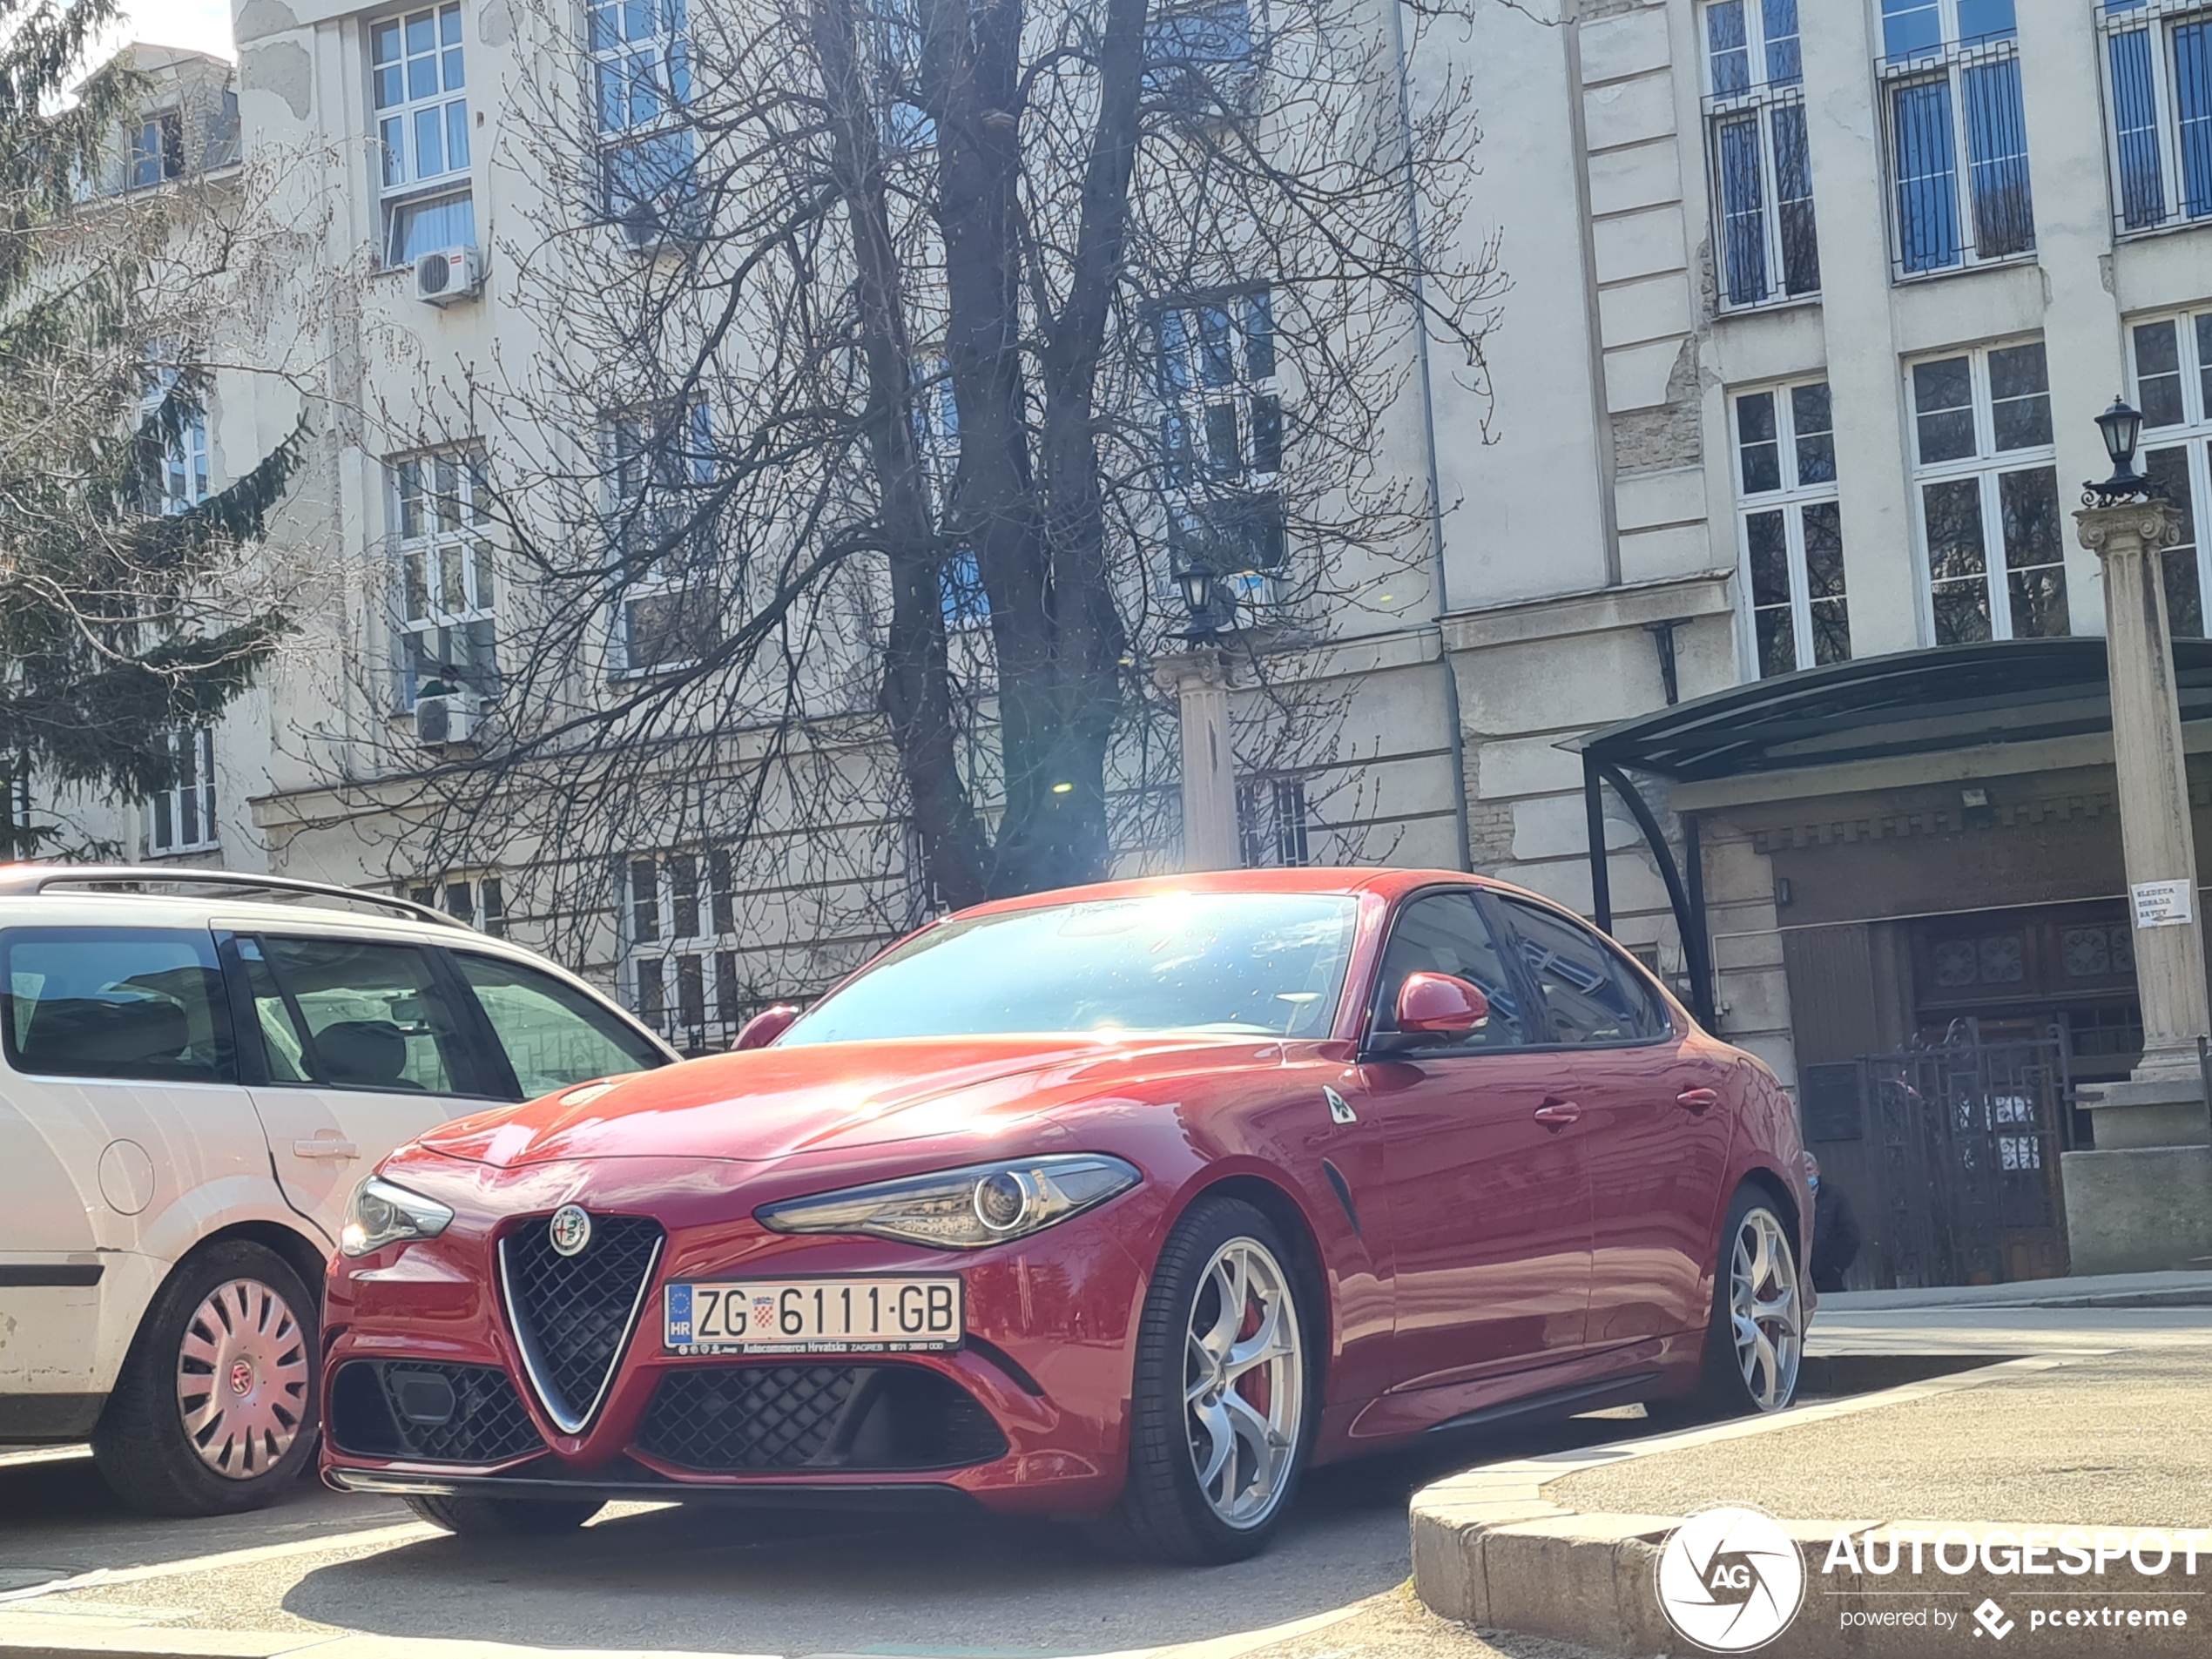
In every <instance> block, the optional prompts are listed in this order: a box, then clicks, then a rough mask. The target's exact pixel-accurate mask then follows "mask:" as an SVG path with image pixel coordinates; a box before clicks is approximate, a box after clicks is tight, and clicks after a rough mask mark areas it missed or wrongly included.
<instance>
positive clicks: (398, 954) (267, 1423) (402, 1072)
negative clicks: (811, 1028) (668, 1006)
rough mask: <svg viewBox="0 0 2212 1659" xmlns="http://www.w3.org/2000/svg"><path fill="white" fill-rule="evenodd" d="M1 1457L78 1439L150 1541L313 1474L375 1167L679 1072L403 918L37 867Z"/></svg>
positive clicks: (621, 1028)
mask: <svg viewBox="0 0 2212 1659" xmlns="http://www.w3.org/2000/svg"><path fill="white" fill-rule="evenodd" d="M158 889H167V891H158ZM179 889H182V890H183V891H184V892H185V894H189V895H190V896H179V893H178V890H179ZM271 895H288V896H286V897H282V898H279V897H273V896H271ZM346 905H350V906H352V907H353V908H352V909H351V910H348V909H347V908H344V907H343V906H346ZM364 906H366V907H369V908H370V909H371V910H372V911H381V912H383V913H384V914H381V915H377V914H363V913H362V908H361V907H364ZM0 1051H3V1052H4V1058H5V1061H6V1069H5V1071H4V1072H0V1443H4V1442H13V1443H16V1444H37V1443H44V1442H61V1441H71V1440H84V1439H85V1438H87V1437H88V1436H89V1437H90V1439H91V1442H92V1449H93V1453H94V1455H95V1457H96V1458H97V1460H98V1465H99V1468H100V1471H101V1473H102V1474H103V1475H105V1477H106V1479H107V1480H108V1482H109V1484H110V1485H111V1486H112V1487H114V1488H115V1490H116V1492H117V1493H118V1494H119V1495H120V1496H121V1497H122V1498H123V1499H124V1500H125V1501H126V1502H128V1503H129V1504H131V1505H132V1507H136V1508H139V1509H143V1510H145V1511H148V1512H150V1513H154V1514H210V1513H214V1512H219V1511H225V1510H235V1509H244V1508H248V1507H252V1506H253V1505H255V1504H257V1503H261V1502H265V1501H267V1500H268V1499H269V1498H270V1497H272V1496H273V1495H274V1493H275V1490H276V1488H277V1487H279V1486H280V1483H282V1482H284V1481H286V1480H289V1479H291V1478H292V1477H293V1475H295V1474H298V1472H299V1470H300V1467H301V1465H302V1464H303V1463H305V1462H306V1461H307V1459H308V1458H309V1457H310V1456H311V1455H312V1454H313V1451H314V1440H315V1428H316V1407H315V1402H316V1399H317V1397H318V1394H319V1392H320V1390H319V1384H320V1374H319V1373H320V1365H321V1353H320V1337H319V1330H318V1324H319V1312H320V1305H321V1287H322V1273H323V1264H324V1262H325V1261H327V1259H328V1258H329V1257H330V1254H331V1252H332V1251H333V1250H334V1248H335V1247H336V1244H337V1238H338V1233H339V1230H340V1227H341V1225H342V1224H343V1221H344V1215H345V1211H346V1207H347V1200H348V1198H349V1197H350V1196H351V1194H352V1191H353V1189H354V1185H355V1184H356V1183H357V1182H358V1180H359V1179H360V1178H361V1176H362V1175H364V1174H365V1173H367V1172H368V1170H372V1169H374V1167H375V1166H376V1164H377V1163H379V1162H380V1161H381V1159H382V1158H383V1157H384V1156H385V1155H386V1154H387V1153H388V1152H390V1151H391V1150H394V1149H395V1147H398V1146H400V1145H401V1144H402V1143H405V1142H408V1141H410V1140H412V1139H414V1138H415V1136H417V1135H420V1134H421V1132H422V1131H423V1130H427V1129H428V1128H430V1127H431V1126H432V1125H434V1124H436V1123H442V1122H444V1121H445V1120H446V1119H448V1118H450V1117H457V1116H461V1115H462V1114H463V1113H466V1112H469V1111H473V1110H475V1109H479V1108H480V1107H482V1106H483V1105H484V1104H486V1103H492V1102H499V1101H516V1100H525V1099H529V1098H531V1097H533V1096H538V1095H542V1094H547V1093H550V1092H551V1091H552V1090H554V1089H562V1088H566V1087H568V1086H570V1085H571V1084H574V1083H577V1082H585V1081H587V1080H590V1079H592V1078H596V1077H603V1076H609V1075H610V1074H613V1073H618V1072H629V1071H637V1070H642V1069H645V1068H648V1067H652V1066H659V1065H664V1064H666V1063H667V1062H670V1061H671V1060H673V1059H674V1058H675V1057H676V1056H675V1055H674V1054H673V1053H672V1052H671V1050H670V1049H668V1048H667V1047H666V1046H665V1045H664V1044H663V1043H662V1042H660V1040H659V1039H658V1038H657V1037H655V1036H654V1035H652V1034H651V1032H649V1031H648V1030H646V1028H644V1027H643V1026H642V1025H640V1024H638V1023H637V1022H636V1021H635V1020H633V1019H631V1017H630V1016H629V1015H627V1014H624V1012H623V1011H622V1010H621V1009H620V1008H617V1007H616V1006H615V1005H614V1004H613V1003H611V1002H610V1001H608V1000H607V999H606V998H605V997H604V996H603V995H600V994H599V993H598V992H597V991H596V990H594V989H592V988H590V986H588V985H586V984H585V983H584V982H583V981H581V980H579V979H577V978H576V977H574V976H573V975H571V974H566V973H563V972H562V971H561V970H560V969H558V968H554V967H552V966H551V965H550V964H549V963H547V962H546V961H543V959H541V958H539V957H537V956H535V955H532V954H530V953H529V952H528V951H525V950H523V949H521V948H518V947H516V946H513V945H509V944H507V943H505V942H504V941H500V940H496V939H489V938H486V937H484V936H483V935H482V934H478V933H477V932H475V930H474V929H473V928H470V927H467V926H465V925H464V924H462V923H461V922H459V921H454V920H453V919H452V918H450V917H447V916H443V915H441V914H439V913H438V912H436V911H435V910H431V909H428V908H427V907H422V906H420V905H415V904H411V903H409V902H408V901H407V900H401V899H393V898H386V897H384V896H382V895H380V894H371V893H359V892H355V891H354V890H352V889H350V888H346V887H324V886H321V885H320V884H318V883H314V882H306V881H296V880H289V879H286V878H279V877H265V876H247V875H235V874H232V873H226V872H220V871H175V870H162V869H138V868H128V867H97V866H57V865H17V866H6V867H0Z"/></svg>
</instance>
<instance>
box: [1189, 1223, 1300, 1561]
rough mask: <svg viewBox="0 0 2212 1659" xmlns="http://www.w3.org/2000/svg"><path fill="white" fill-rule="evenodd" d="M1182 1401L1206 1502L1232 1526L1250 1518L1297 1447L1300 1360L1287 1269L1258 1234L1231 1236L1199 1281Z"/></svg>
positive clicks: (1273, 1491) (1275, 1495) (1270, 1498)
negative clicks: (1260, 1240)
mask: <svg viewBox="0 0 2212 1659" xmlns="http://www.w3.org/2000/svg"><path fill="white" fill-rule="evenodd" d="M1183 1406H1184V1430H1185V1433H1186V1434H1187V1435H1188V1438H1189V1440H1190V1464H1191V1467H1192V1468H1193V1469H1195V1470H1196V1471H1197V1476H1198V1490H1199V1491H1200V1492H1201V1493H1203V1494H1204V1496H1205V1500H1206V1502H1207V1504H1208V1505H1209V1506H1210V1507H1211V1508H1212V1510H1213V1512H1214V1514H1217V1515H1218V1516H1220V1517H1221V1519H1222V1520H1223V1521H1226V1522H1227V1523H1228V1524H1229V1525H1230V1526H1231V1527H1238V1528H1249V1527H1257V1526H1258V1525H1259V1524H1260V1523H1261V1522H1262V1521H1265V1520H1266V1519H1267V1517H1268V1516H1269V1515H1271V1514H1273V1513H1274V1511H1275V1507H1276V1505H1277V1504H1278V1503H1279V1502H1280V1501H1281V1500H1282V1495H1283V1487H1284V1480H1285V1477H1286V1476H1287V1475H1288V1474H1289V1473H1290V1468H1291V1459H1292V1458H1293V1457H1294V1456H1296V1455H1297V1453H1298V1433H1299V1430H1300V1429H1301V1428H1302V1426H1304V1413H1305V1353H1304V1346H1303V1342H1302V1339H1301V1336H1300V1333H1299V1331H1298V1305H1297V1304H1296V1302H1295V1301H1294V1300H1293V1298H1292V1297H1291V1281H1290V1275H1288V1274H1287V1273H1285V1271H1283V1267H1282V1264H1280V1263H1279V1262H1278V1261H1277V1260H1276V1259H1275V1258H1274V1256H1273V1255H1272V1254H1271V1252H1270V1251H1268V1249H1267V1247H1266V1246H1265V1245H1264V1244H1261V1243H1260V1242H1259V1241H1258V1239H1254V1238H1232V1239H1231V1240H1230V1241H1229V1242H1228V1243H1227V1244H1224V1245H1223V1246H1222V1247H1221V1248H1220V1249H1219V1250H1217V1251H1215V1252H1214V1256H1213V1259H1212V1260H1211V1262H1209V1263H1207V1264H1206V1271H1205V1272H1204V1275H1203V1276H1202V1277H1201V1278H1200V1279H1199V1281H1198V1295H1197V1300H1196V1301H1195V1302H1194V1303H1193V1304H1192V1305H1191V1308H1190V1331H1189V1332H1188V1339H1187V1341H1186V1342H1185V1344H1184V1362H1183Z"/></svg>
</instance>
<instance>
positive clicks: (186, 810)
mask: <svg viewBox="0 0 2212 1659" xmlns="http://www.w3.org/2000/svg"><path fill="white" fill-rule="evenodd" d="M165 745H166V750H167V753H168V756H169V764H170V765H171V767H172V771H171V773H170V783H169V787H168V788H166V789H164V790H161V791H160V792H158V793H157V794H155V796H154V797H153V799H152V802H151V803H150V806H151V807H152V824H151V826H150V827H149V829H148V831H147V834H146V843H147V848H148V850H149V851H150V852H153V853H205V852H206V851H208V850H209V849H211V848H212V847H213V846H216V845H217V841H216V826H215V734H214V732H212V731H210V730H208V729H207V728H206V727H204V726H203V727H199V728H197V729H193V730H188V731H183V732H172V733H171V734H170V735H169V737H168V738H167V739H166V740H165Z"/></svg>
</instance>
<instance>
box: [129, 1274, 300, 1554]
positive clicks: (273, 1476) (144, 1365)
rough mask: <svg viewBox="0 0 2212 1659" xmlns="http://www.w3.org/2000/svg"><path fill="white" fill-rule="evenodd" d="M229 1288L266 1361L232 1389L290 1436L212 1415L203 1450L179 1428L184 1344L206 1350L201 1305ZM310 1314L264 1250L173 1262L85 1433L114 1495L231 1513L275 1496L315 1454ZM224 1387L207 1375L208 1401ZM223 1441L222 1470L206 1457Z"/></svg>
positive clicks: (148, 1509)
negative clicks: (236, 1430) (240, 1298)
mask: <svg viewBox="0 0 2212 1659" xmlns="http://www.w3.org/2000/svg"><path fill="white" fill-rule="evenodd" d="M238 1286H246V1287H251V1288H250V1289H249V1290H247V1291H246V1292H245V1303H244V1304H243V1305H244V1306H245V1308H246V1312H245V1313H244V1314H242V1315H241V1316H240V1317H241V1318H243V1319H244V1320H246V1323H247V1325H251V1327H252V1330H253V1337H254V1339H255V1340H256V1341H257V1343H258V1344H259V1346H258V1347H257V1349H256V1353H257V1355H259V1356H265V1357H266V1361H267V1363H266V1365H265V1366H263V1367H262V1369H261V1371H260V1372H259V1373H256V1372H254V1371H253V1366H252V1365H251V1363H250V1362H249V1366H248V1374H247V1375H246V1377H245V1378H244V1379H242V1380H243V1382H244V1385H245V1386H244V1388H243V1389H241V1390H240V1392H241V1393H250V1394H251V1396H252V1399H250V1400H249V1402H248V1404H249V1405H250V1406H254V1407H257V1408H259V1407H264V1406H265V1407H266V1413H268V1416H267V1417H266V1419H265V1420H273V1421H275V1422H278V1423H280V1424H282V1423H287V1422H288V1423H289V1424H290V1425H291V1427H290V1429H289V1431H288V1432H289V1433H290V1434H291V1440H289V1442H288V1443H282V1442H280V1441H278V1440H275V1439H274V1438H273V1437H272V1436H269V1435H267V1434H266V1433H263V1434H260V1435H254V1434H248V1435H246V1436H244V1437H243V1438H242V1439H241V1438H239V1437H236V1436H232V1435H230V1434H229V1430H228V1429H227V1428H226V1424H225V1421H224V1420H223V1419H222V1418H221V1417H218V1418H217V1419H216V1420H215V1421H214V1422H212V1423H211V1424H210V1425H208V1426H206V1428H204V1429H203V1430H202V1431H201V1433H202V1435H203V1436H205V1437H206V1441H207V1444H208V1445H209V1447H210V1448H211V1450H210V1452H209V1453H207V1454H206V1455H204V1454H203V1453H202V1451H201V1449H200V1441H199V1440H197V1439H196V1438H195V1436H194V1434H193V1433H192V1430H191V1429H190V1428H189V1427H188V1426H187V1424H186V1422H185V1399H184V1397H183V1395H182V1393H181V1390H180V1384H179V1372H180V1369H181V1366H182V1365H183V1363H184V1361H185V1357H186V1354H185V1348H186V1344H187V1343H188V1342H190V1343H192V1344H193V1345H194V1346H195V1348H196V1349H197V1348H201V1347H205V1346H206V1334H205V1333H206V1331H207V1328H208V1327H207V1326H206V1323H205V1322H204V1321H203V1320H202V1318H201V1315H202V1310H203V1308H204V1307H205V1306H206V1305H207V1302H208V1298H210V1297H212V1296H214V1295H216V1294H217V1292H219V1291H225V1290H226V1287H233V1288H234V1287H238ZM224 1305H225V1306H226V1307H227V1306H230V1305H232V1303H230V1302H227V1301H226V1303H225V1304H224ZM319 1312H320V1310H319V1308H318V1305H317V1300H316V1298H315V1297H314V1295H313V1294H312V1293H311V1292H310V1291H308V1289H307V1285H306V1284H305V1283H304V1282H303V1281H302V1280H301V1279H300V1275H299V1274H298V1273H297V1272H296V1271H293V1268H292V1266H291V1264H289V1263H287V1262H286V1261H285V1259H284V1258H282V1257H280V1256H279V1255H278V1254H277V1253H276V1252H275V1251H272V1250H269V1249H267V1248H266V1247H265V1246H263V1245H260V1244H251V1243H247V1242H246V1241H243V1240H233V1241H230V1242H228V1243H225V1244H211V1245H208V1246H207V1247H206V1248H205V1249H203V1250H199V1251H195V1252H193V1253H192V1255H190V1256H187V1257H186V1258H185V1259H184V1260H183V1261H181V1262H179V1264H177V1267H176V1269H175V1271H172V1273H171V1274H170V1275H169V1278H168V1280H167V1281H166V1282H165V1284H164V1285H162V1287H161V1289H160V1291H158V1292H157V1293H156V1295H155V1297H154V1298H153V1302H152V1305H151V1306H149V1307H148V1308H147V1309H146V1312H145V1318H142V1319H140V1320H139V1322H138V1332H137V1334H136V1335H135V1336H133V1337H132V1340H131V1350H130V1352H129V1353H128V1354H127V1355H125V1358H124V1361H123V1370H122V1372H121V1373H120V1374H119V1375H118V1377H117V1379H116V1383H115V1392H114V1393H111V1395H109V1396H108V1401H107V1405H106V1406H105V1409H103V1410H102V1412H101V1413H100V1420H99V1422H98V1424H97V1425H95V1426H94V1427H93V1430H92V1457H93V1460H94V1461H95V1462H96V1463H97V1464H98V1467H99V1471H100V1474H101V1476H102V1478H104V1479H105V1480H106V1481H107V1484H108V1485H109V1487H111V1488H112V1489H113V1491H114V1493H115V1494H116V1496H118V1498H120V1499H122V1500H123V1501H124V1502H125V1504H127V1505H129V1506H130V1507H132V1508H133V1509H136V1510H138V1512H139V1513H141V1514H150V1515H215V1514H236V1513H237V1512H239V1511H240V1510H244V1509H256V1508H259V1507H261V1506H262V1505H263V1504H266V1503H268V1502H270V1501H273V1500H274V1499H275V1498H277V1497H278V1496H279V1495H280V1494H281V1493H282V1492H283V1491H284V1489H285V1488H286V1487H287V1486H289V1485H290V1483H291V1482H292V1481H293V1480H295V1479H296V1478H297V1477H298V1476H299V1474H300V1471H301V1470H302V1469H304V1468H305V1467H307V1464H308V1463H309V1462H310V1461H311V1460H313V1459H314V1454H315V1439H316V1429H317V1427H318V1426H319V1423H320V1417H319V1414H318V1401H319V1399H320V1392H321V1382H322V1353H321V1345H320V1333H321V1321H320V1317H319ZM287 1313H288V1314H289V1316H290V1317H289V1319H288V1321H287V1319H286V1318H284V1315H285V1314H287ZM257 1319H258V1320H260V1324H254V1323H253V1321H255V1320H257ZM241 1328H244V1327H241ZM226 1334H227V1333H226ZM194 1363H198V1362H197V1361H195V1362H194ZM279 1367H281V1369H279ZM226 1380H227V1379H218V1378H216V1377H214V1376H213V1375H212V1373H211V1374H210V1375H209V1379H208V1383H209V1390H210V1397H212V1398H218V1399H219V1394H220V1390H221V1387H222V1386H224V1383H225V1382H226ZM226 1437H227V1438H226ZM226 1446H228V1447H230V1450H229V1453H228V1461H229V1469H228V1472H226V1471H225V1470H223V1469H219V1468H218V1467H214V1466H213V1464H212V1463H211V1461H210V1457H211V1456H214V1455H218V1454H221V1453H222V1452H223V1448H224V1447H226Z"/></svg>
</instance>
